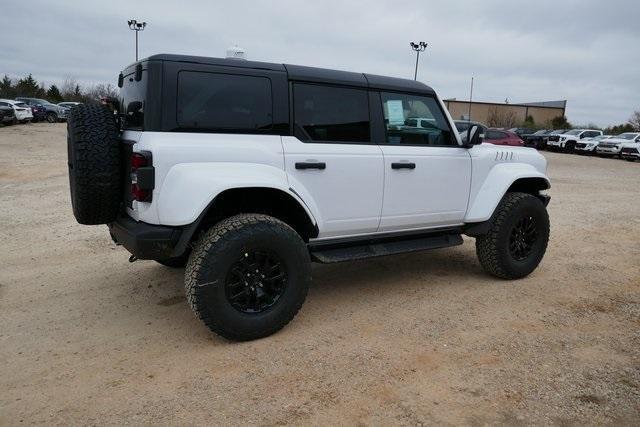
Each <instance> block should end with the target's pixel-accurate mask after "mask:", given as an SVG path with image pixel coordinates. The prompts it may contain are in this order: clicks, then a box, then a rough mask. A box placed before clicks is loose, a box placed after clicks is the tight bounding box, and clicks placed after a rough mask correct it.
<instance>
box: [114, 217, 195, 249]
mask: <svg viewBox="0 0 640 427" xmlns="http://www.w3.org/2000/svg"><path fill="white" fill-rule="evenodd" d="M108 226H109V232H110V233H111V238H112V239H113V241H114V242H116V243H117V244H120V245H122V246H124V247H125V248H126V249H127V250H128V251H129V252H131V254H133V255H134V256H135V257H136V258H138V259H167V258H171V257H173V256H176V255H175V254H174V252H175V250H176V247H177V246H178V242H179V241H180V237H181V236H182V234H183V228H182V227H166V226H163V225H152V224H147V223H144V222H138V221H135V220H134V219H132V218H131V217H128V216H124V215H121V216H119V217H118V219H116V221H115V222H112V223H110V224H109V225H108Z"/></svg>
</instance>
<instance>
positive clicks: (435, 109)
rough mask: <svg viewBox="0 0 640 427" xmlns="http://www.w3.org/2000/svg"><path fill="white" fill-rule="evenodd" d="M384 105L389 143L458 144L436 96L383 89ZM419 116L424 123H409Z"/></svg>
mask: <svg viewBox="0 0 640 427" xmlns="http://www.w3.org/2000/svg"><path fill="white" fill-rule="evenodd" d="M380 96H381V97H382V106H383V110H384V122H385V128H386V132H387V143H388V144H407V145H457V142H456V140H455V139H454V138H453V136H452V135H451V129H450V128H449V125H448V123H447V121H446V120H445V118H444V114H443V113H442V110H441V109H440V107H439V106H438V103H437V102H436V100H435V98H431V97H428V96H419V95H408V94H401V93H392V92H382V93H381V94H380ZM409 117H411V118H417V119H420V121H421V127H412V126H407V125H406V124H405V122H406V120H407V118H409Z"/></svg>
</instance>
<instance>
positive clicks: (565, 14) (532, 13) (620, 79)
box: [0, 0, 640, 126]
mask: <svg viewBox="0 0 640 427" xmlns="http://www.w3.org/2000/svg"><path fill="white" fill-rule="evenodd" d="M1 9H2V12H1V13H0V28H2V34H3V35H2V37H0V74H5V73H6V74H8V75H9V76H10V77H22V76H24V75H26V74H28V73H33V75H34V77H35V78H36V79H37V80H38V81H42V82H45V83H46V84H51V83H59V82H61V81H62V80H64V78H65V77H68V76H71V77H75V78H76V79H77V80H79V81H80V82H85V83H90V82H110V83H114V84H115V83H116V81H117V75H118V72H119V71H120V70H121V69H122V68H123V67H124V66H125V65H127V64H129V63H131V62H133V59H134V33H133V32H132V31H130V30H129V29H128V27H127V24H126V21H127V20H128V19H131V18H136V19H138V20H145V21H147V22H148V26H147V29H146V30H145V31H144V32H143V33H140V55H141V57H144V56H148V55H151V54H155V53H183V54H191V55H203V56H224V53H225V50H226V48H227V47H229V46H232V45H234V44H237V45H239V46H241V47H243V48H245V49H246V51H247V55H248V57H249V59H252V60H259V61H270V62H285V63H292V64H301V65H309V66H318V67H330V68H337V69H343V70H349V71H359V72H369V73H375V74H383V75H389V76H397V77H406V78H412V77H413V67H414V61H415V56H414V55H415V54H414V53H413V52H412V51H411V49H410V47H409V41H411V40H415V41H418V40H424V41H426V42H428V43H429V47H428V48H427V51H426V53H425V54H424V55H421V58H420V68H419V71H418V80H421V81H423V82H425V83H427V84H429V85H430V86H432V87H433V88H434V89H435V90H436V91H437V92H438V93H439V95H440V96H441V97H442V98H453V97H455V98H458V99H468V97H469V82H470V79H471V76H474V77H475V86H474V99H475V100H478V101H498V102H503V101H504V100H505V99H506V98H508V99H509V102H512V103H514V102H527V101H549V100H558V99H567V100H568V105H567V116H568V118H569V120H570V121H571V122H573V123H575V124H586V123H588V122H593V123H596V124H598V125H601V126H604V125H610V124H617V123H621V122H624V121H626V120H627V119H628V118H629V116H630V115H631V113H632V111H633V110H636V109H640V19H639V18H640V1H638V0H607V1H604V0H601V1H585V0H582V1H577V0H575V1H574V0H556V1H548V0H538V1H535V2H532V1H518V0H511V1H509V0H483V1H481V2H479V1H473V2H472V1H456V0H442V1H440V0H433V1H431V0H422V1H375V0H368V1H351V0H340V1H322V0H313V1H302V0H300V1H293V0H291V1H265V2H261V1H257V0H254V1H244V0H233V1H230V0H224V1H215V0H212V1H207V0H199V1H189V0H182V1H171V2H169V1H160V0H144V1H140V0H136V1H131V0H109V1H104V0H100V1H98V0H84V1H79V0H78V1H70V0H69V1H64V0H60V1H51V0H48V1H44V0H28V1H11V2H3V6H2V8H1Z"/></svg>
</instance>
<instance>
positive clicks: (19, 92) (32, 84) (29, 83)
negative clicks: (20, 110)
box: [15, 74, 42, 97]
mask: <svg viewBox="0 0 640 427" xmlns="http://www.w3.org/2000/svg"><path fill="white" fill-rule="evenodd" d="M15 90H16V96H30V97H39V96H42V92H41V90H42V88H41V87H40V85H38V82H36V80H35V79H34V78H33V76H32V75H31V74H29V76H27V77H25V78H23V79H20V80H18V84H16V88H15Z"/></svg>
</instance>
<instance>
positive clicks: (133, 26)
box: [127, 19, 147, 62]
mask: <svg viewBox="0 0 640 427" xmlns="http://www.w3.org/2000/svg"><path fill="white" fill-rule="evenodd" d="M127 24H129V29H130V30H133V31H135V32H136V62H138V33H139V32H140V31H144V28H145V27H146V26H147V23H146V22H138V21H136V20H135V19H130V20H128V21H127Z"/></svg>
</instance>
